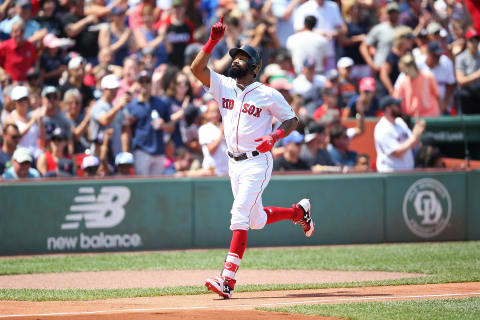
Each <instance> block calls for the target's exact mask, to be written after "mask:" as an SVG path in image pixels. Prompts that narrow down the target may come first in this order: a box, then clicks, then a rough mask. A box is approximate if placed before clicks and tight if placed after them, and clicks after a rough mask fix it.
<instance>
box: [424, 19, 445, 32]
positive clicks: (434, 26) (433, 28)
mask: <svg viewBox="0 0 480 320" xmlns="http://www.w3.org/2000/svg"><path fill="white" fill-rule="evenodd" d="M440 30H442V25H441V24H440V23H438V22H436V21H433V22H430V23H429V24H428V26H427V32H428V34H435V33H437V32H440Z"/></svg>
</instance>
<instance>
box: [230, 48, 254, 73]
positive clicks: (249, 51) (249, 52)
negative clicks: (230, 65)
mask: <svg viewBox="0 0 480 320" xmlns="http://www.w3.org/2000/svg"><path fill="white" fill-rule="evenodd" d="M239 52H243V53H244V54H246V55H247V56H248V61H247V67H248V70H250V71H253V72H254V71H255V69H256V68H257V66H261V65H262V57H260V54H259V53H258V51H257V50H256V49H255V48H253V47H251V46H249V45H243V46H241V47H240V48H232V49H230V51H228V53H229V54H230V57H232V59H235V56H236V55H237V54H238V53H239Z"/></svg>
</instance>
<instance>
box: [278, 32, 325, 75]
mask: <svg viewBox="0 0 480 320" xmlns="http://www.w3.org/2000/svg"><path fill="white" fill-rule="evenodd" d="M287 49H288V50H289V51H290V53H291V55H292V62H293V67H294V68H295V73H297V74H300V73H301V72H302V68H303V62H304V61H305V60H307V58H313V59H314V60H315V72H317V73H321V72H322V71H323V64H324V59H325V57H331V56H332V55H333V54H332V53H331V52H330V51H329V50H330V46H329V42H328V40H327V38H325V37H324V36H322V35H320V34H318V33H315V32H314V31H310V30H304V31H300V32H298V33H295V34H292V35H291V36H290V37H288V39H287Z"/></svg>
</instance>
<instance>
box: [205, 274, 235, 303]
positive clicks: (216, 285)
mask: <svg viewBox="0 0 480 320" xmlns="http://www.w3.org/2000/svg"><path fill="white" fill-rule="evenodd" d="M235 282H236V280H234V279H230V278H226V277H216V278H211V279H207V280H206V281H205V287H207V289H208V290H210V291H212V292H215V293H216V294H218V295H219V296H220V297H222V298H223V299H230V298H231V297H232V294H233V288H234V286H235Z"/></svg>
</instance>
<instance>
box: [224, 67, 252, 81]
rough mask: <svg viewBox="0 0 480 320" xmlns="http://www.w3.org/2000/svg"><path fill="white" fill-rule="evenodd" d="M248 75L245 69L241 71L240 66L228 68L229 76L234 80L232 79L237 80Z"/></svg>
mask: <svg viewBox="0 0 480 320" xmlns="http://www.w3.org/2000/svg"><path fill="white" fill-rule="evenodd" d="M247 73H248V70H247V69H246V68H245V69H243V68H242V67H240V66H237V65H232V66H231V67H230V72H229V75H230V76H231V77H232V78H234V79H238V78H243V77H245V76H246V75H247Z"/></svg>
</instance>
